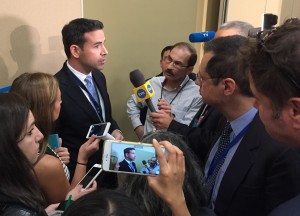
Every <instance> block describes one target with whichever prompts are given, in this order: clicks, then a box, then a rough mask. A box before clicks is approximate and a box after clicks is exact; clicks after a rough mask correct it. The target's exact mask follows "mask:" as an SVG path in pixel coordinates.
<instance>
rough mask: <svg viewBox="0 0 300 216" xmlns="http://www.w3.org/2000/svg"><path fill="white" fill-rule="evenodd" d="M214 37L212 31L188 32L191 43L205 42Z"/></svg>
mask: <svg viewBox="0 0 300 216" xmlns="http://www.w3.org/2000/svg"><path fill="white" fill-rule="evenodd" d="M214 37H215V32H214V31H206V32H195V33H191V34H190V36H189V40H190V42H192V43H197V42H206V41H209V40H211V39H213V38H214Z"/></svg>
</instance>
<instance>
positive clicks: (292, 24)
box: [250, 18, 300, 118]
mask: <svg viewBox="0 0 300 216" xmlns="http://www.w3.org/2000/svg"><path fill="white" fill-rule="evenodd" d="M250 72H251V75H252V78H253V82H254V84H255V87H256V89H257V91H258V92H260V93H262V94H263V95H265V96H266V97H268V98H269V99H270V102H271V106H272V109H273V116H274V117H275V118H276V117H277V118H278V117H279V116H280V115H279V113H280V111H281V109H282V107H283V106H284V105H285V104H286V102H287V101H288V100H289V98H291V97H300V20H299V19H298V18H293V19H289V20H287V21H286V22H285V23H284V24H283V25H281V26H279V27H277V30H273V31H271V32H270V33H269V36H268V37H267V38H265V39H263V40H259V41H258V42H257V43H255V47H254V48H253V50H252V53H251V55H250Z"/></svg>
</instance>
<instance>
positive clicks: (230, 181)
mask: <svg viewBox="0 0 300 216" xmlns="http://www.w3.org/2000/svg"><path fill="white" fill-rule="evenodd" d="M259 122H260V120H259V116H258V114H256V116H255V117H254V119H253V121H252V123H251V125H250V127H249V129H248V131H247V133H246V135H245V136H244V137H243V139H242V141H241V143H240V145H239V147H238V149H237V151H236V152H235V154H234V156H233V158H232V160H231V162H230V164H229V166H228V168H227V170H226V172H225V174H224V177H223V179H222V182H221V185H220V188H219V191H218V197H217V200H216V208H218V211H220V212H227V208H229V207H230V203H231V201H232V199H233V197H234V195H235V192H236V190H237V188H238V187H239V186H240V184H241V182H242V181H243V179H244V177H245V176H246V175H247V173H248V171H249V170H250V168H251V166H252V165H253V163H254V161H253V159H252V158H253V155H254V152H255V151H256V150H257V149H258V148H259V145H260V141H259V136H255V134H256V133H257V131H258V130H259V127H258V124H259Z"/></svg>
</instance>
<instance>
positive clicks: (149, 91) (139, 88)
mask: <svg viewBox="0 0 300 216" xmlns="http://www.w3.org/2000/svg"><path fill="white" fill-rule="evenodd" d="M129 78H130V81H131V83H132V85H133V86H134V87H135V89H133V93H134V95H135V96H136V99H137V101H138V102H143V101H145V102H146V104H147V106H148V108H149V110H150V111H151V112H156V110H155V108H154V106H153V103H152V101H151V97H152V96H153V95H154V94H155V92H154V89H153V88H152V86H151V84H150V82H149V81H147V82H145V78H144V75H143V73H142V72H141V71H140V70H138V69H137V70H134V71H131V72H130V74H129Z"/></svg>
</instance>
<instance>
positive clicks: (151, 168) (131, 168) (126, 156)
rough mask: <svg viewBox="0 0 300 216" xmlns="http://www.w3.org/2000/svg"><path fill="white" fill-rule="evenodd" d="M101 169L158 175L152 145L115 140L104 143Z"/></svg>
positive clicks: (158, 169) (157, 162)
mask: <svg viewBox="0 0 300 216" xmlns="http://www.w3.org/2000/svg"><path fill="white" fill-rule="evenodd" d="M163 151H164V152H165V150H164V148H163ZM102 169H103V170H104V171H108V172H121V173H128V174H138V175H158V174H159V172H160V166H159V161H158V159H157V155H156V151H155V148H154V147H153V145H152V144H149V143H138V142H128V141H117V140H105V141H104V146H103V157H102Z"/></svg>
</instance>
